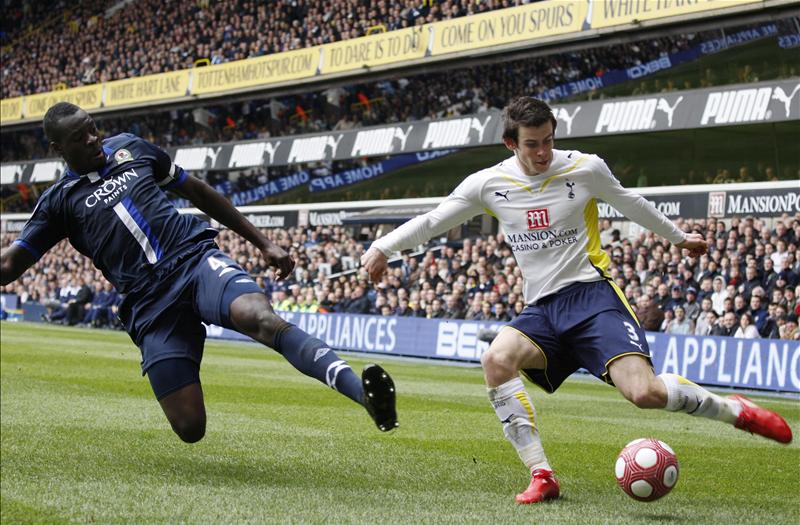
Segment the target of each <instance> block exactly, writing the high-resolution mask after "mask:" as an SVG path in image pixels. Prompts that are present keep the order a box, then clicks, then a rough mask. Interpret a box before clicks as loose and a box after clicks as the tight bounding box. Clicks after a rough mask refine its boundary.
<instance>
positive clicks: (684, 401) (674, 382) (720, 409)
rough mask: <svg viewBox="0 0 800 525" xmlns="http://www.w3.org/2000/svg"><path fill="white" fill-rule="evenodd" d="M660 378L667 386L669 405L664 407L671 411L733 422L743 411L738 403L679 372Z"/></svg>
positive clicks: (660, 376) (662, 375) (663, 375)
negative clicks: (710, 390)
mask: <svg viewBox="0 0 800 525" xmlns="http://www.w3.org/2000/svg"><path fill="white" fill-rule="evenodd" d="M658 378H659V379H661V381H662V382H663V383H664V386H666V387H667V406H665V407H664V408H665V409H666V410H669V411H670V412H685V413H687V414H689V415H692V416H700V417H707V418H709V419H717V420H719V421H725V422H726V423H731V424H733V423H734V422H735V421H736V418H737V416H738V415H739V412H740V411H741V405H739V404H738V403H736V402H734V401H731V400H729V399H725V398H723V397H720V396H718V395H716V394H713V393H711V392H709V391H708V390H706V389H705V388H703V387H701V386H700V385H696V384H694V383H692V382H691V381H689V380H688V379H686V378H684V377H681V376H679V375H677V374H661V375H659V376H658Z"/></svg>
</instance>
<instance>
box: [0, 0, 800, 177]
mask: <svg viewBox="0 0 800 525" xmlns="http://www.w3.org/2000/svg"><path fill="white" fill-rule="evenodd" d="M333 3H334V4H338V3H342V4H347V6H349V7H352V8H353V9H352V12H353V13H354V15H353V16H352V17H350V18H348V17H346V16H345V19H347V20H350V19H353V20H358V22H353V23H354V24H356V25H359V27H361V26H364V25H365V24H368V23H372V22H364V21H363V20H362V18H359V17H366V19H367V20H372V18H371V17H372V16H373V15H375V12H377V13H378V14H379V17H383V16H389V17H390V18H391V17H393V16H399V17H400V18H399V19H401V20H406V19H407V18H408V17H411V20H412V22H413V21H419V20H426V21H427V20H428V19H431V18H432V19H435V20H438V19H441V18H449V17H455V16H463V15H464V14H466V13H468V12H470V11H480V10H486V9H494V8H501V7H507V6H510V5H512V4H515V3H519V2H475V1H474V0H470V1H466V0H465V1H463V2H462V1H452V2H448V1H445V2H441V3H434V2H423V3H421V4H420V5H418V6H416V7H414V5H413V3H412V2H408V1H406V2H405V3H403V4H399V5H397V4H393V5H392V7H391V8H390V7H388V6H387V5H386V4H385V3H383V2H379V3H377V4H375V5H376V7H373V8H370V9H367V7H366V5H368V4H370V3H365V2H361V1H356V0H337V1H336V2H333ZM201 4H202V2H198V3H191V4H186V3H180V4H179V5H180V6H181V7H180V8H179V9H175V10H173V9H166V8H165V7H163V6H161V5H160V4H158V3H157V2H154V1H148V2H144V3H143V4H142V6H141V9H143V10H144V13H150V14H152V13H151V12H153V11H154V10H155V11H154V13H156V14H152V18H153V19H154V20H161V17H162V15H165V14H168V15H169V16H164V17H163V18H165V19H168V18H169V17H173V16H174V17H187V16H189V14H187V13H188V12H192V13H195V15H196V17H197V16H199V15H197V13H205V12H206V11H207V10H211V11H213V12H214V13H216V12H217V11H219V10H223V11H224V12H227V11H225V10H226V9H233V8H232V7H231V4H237V3H236V2H214V3H213V6H210V7H208V8H207V9H204V8H202V7H200V5H201ZM238 4H241V5H238V6H237V7H236V9H237V12H238V13H246V12H249V10H251V9H256V10H261V11H263V10H264V9H265V8H264V7H263V6H260V7H259V6H256V4H257V3H256V2H238ZM291 4H296V5H295V6H292V5H291ZM317 4H321V2H315V1H308V2H302V1H301V2H293V3H290V2H286V1H283V0H282V1H281V2H277V5H279V6H281V9H277V10H276V12H275V13H272V14H270V17H275V16H288V17H289V19H287V20H295V19H294V18H292V17H293V16H295V15H286V14H285V13H284V11H286V12H289V11H292V10H297V9H300V10H305V11H313V12H316V11H318V10H319V6H318V5H317ZM428 4H430V6H429V5H428ZM287 6H288V7H287ZM353 6H355V7H353ZM139 9H140V7H139V6H138V4H137V9H136V12H137V14H136V18H137V24H139V25H141V24H142V23H143V22H141V20H146V19H147V17H142V16H140V14H139V13H138V11H139ZM342 9H344V8H342ZM79 11H80V12H84V11H88V12H90V11H91V9H90V8H89V7H85V6H83V5H82V4H81V7H80V9H79ZM127 11H131V10H130V9H127V10H126V8H125V7H123V8H121V9H120V10H119V12H118V13H116V14H115V15H114V16H112V17H110V18H109V19H104V18H102V17H100V18H99V19H98V21H97V22H96V23H87V24H86V25H85V26H81V31H80V32H78V34H76V35H71V36H70V35H67V36H70V38H80V39H88V40H86V41H87V42H89V41H94V40H91V38H96V36H94V37H90V36H89V35H92V34H93V32H95V31H99V32H101V33H102V31H110V29H109V27H115V28H116V25H113V24H116V22H113V20H116V18H118V17H123V18H125V17H130V16H133V15H131V14H129V13H127ZM342 12H347V11H346V10H345V11H342ZM384 12H386V13H387V14H386V15H384V14H383V13H384ZM119 13H122V14H119ZM279 13H284V15H279ZM336 13H337V14H336V15H331V16H330V17H329V18H330V20H338V18H341V16H340V15H341V13H340V12H339V11H336ZM396 13H399V14H396ZM415 13H416V14H415ZM82 16H84V17H85V16H88V15H82ZM260 16H261V15H258V16H257V17H255V18H254V17H253V15H245V14H241V15H239V17H233V18H232V19H230V20H229V19H228V18H225V17H223V16H222V15H220V16H217V15H214V16H211V15H203V16H202V17H199V18H198V20H200V22H198V23H202V24H203V30H202V31H201V33H203V34H205V33H209V34H210V35H211V36H209V37H208V38H211V39H212V40H213V39H214V38H221V39H222V41H223V42H224V43H225V45H226V46H229V47H231V48H234V49H239V48H242V49H250V48H251V47H252V45H253V43H252V41H251V40H252V39H251V37H250V36H249V35H250V33H249V30H244V29H243V30H241V31H236V30H231V29H230V28H231V24H235V23H236V20H239V18H241V19H242V20H245V19H246V20H248V21H249V22H247V24H245V25H247V27H255V26H258V24H263V23H265V22H262V21H261V18H259V17H260ZM297 16H300V15H297ZM301 18H302V17H301ZM323 18H324V17H323ZM181 19H182V18H181ZM302 19H303V20H305V21H306V23H307V24H308V23H313V20H314V19H315V18H314V17H310V18H309V17H306V18H302ZM256 20H258V22H256ZM392 20H394V18H392ZM269 23H270V24H278V25H277V26H276V27H278V26H280V27H283V26H282V25H281V24H284V23H285V24H288V25H287V30H286V31H280V33H281V34H284V35H288V34H289V30H288V27H290V26H293V25H296V24H295V23H294V22H291V23H290V22H280V21H276V20H272V19H271V18H270V22H269ZM330 23H333V22H330ZM413 23H416V22H413ZM108 24H112V25H111V26H108ZM326 24H327V23H323V24H322V25H323V26H326V27H327V25H326ZM139 25H135V26H131V27H137V28H138V27H139ZM776 25H778V26H779V27H780V28H782V27H783V26H787V27H788V25H791V21H788V20H780V21H777V22H776ZM395 26H396V27H400V26H399V25H397V24H396V22H394V21H393V22H391V23H389V24H388V27H389V28H390V29H391V28H394V27H395ZM59 27H62V28H63V27H66V26H65V25H64V24H61V25H59ZM170 27H172V26H170ZM186 27H187V26H185V25H181V24H177V25H175V26H174V29H173V30H163V31H160V32H159V38H162V37H163V38H167V39H174V38H176V36H175V35H178V34H180V35H184V36H185V35H192V34H193V32H192V30H189V29H186ZM259 27H260V26H259ZM270 27H272V26H270ZM139 29H141V28H139ZM787 30H788V29H787ZM729 31H735V29H734V30H729ZM305 32H306V33H308V32H309V31H305ZM312 32H313V31H312ZM57 33H58V31H56V32H55V33H52V34H51V33H50V32H49V31H48V32H47V39H43V41H42V42H39V39H37V40H36V42H37V44H36V45H34V46H30V49H28V48H27V47H26V48H25V49H24V50H26V52H28V53H33V57H34V58H35V56H38V54H40V53H44V52H45V51H36V49H37V47H36V46H37V45H45V44H44V43H43V42H46V41H47V40H48V39H50V38H55V37H54V36H53V35H54V34H57ZM350 33H352V31H350V32H349V33H348V34H350ZM362 33H363V29H361V30H359V31H357V32H356V35H355V36H358V35H360V34H362ZM120 34H121V35H124V38H126V39H132V40H133V42H127V43H125V44H118V43H115V44H113V45H112V44H109V45H110V46H112V47H113V49H109V50H103V49H94V48H91V49H88V48H87V49H85V50H84V48H85V47H86V46H78V47H77V48H78V49H81V50H82V51H80V52H79V53H78V54H79V55H80V57H82V58H75V60H77V61H78V62H81V63H83V62H86V63H90V64H91V66H87V67H89V69H90V70H91V71H94V72H98V71H106V70H108V69H109V68H111V67H112V66H111V65H110V64H112V63H114V62H115V61H122V62H124V63H126V64H128V66H126V67H116V69H118V70H119V73H118V74H116V75H114V76H113V78H112V77H108V75H105V76H103V75H100V73H97V75H100V76H96V75H95V76H90V77H86V80H85V81H84V80H81V79H83V78H84V77H85V75H77V74H74V73H73V74H71V75H72V76H70V77H69V78H66V77H65V76H64V73H63V72H62V73H58V76H57V78H59V79H61V80H59V81H58V82H60V83H62V84H64V85H69V86H71V85H79V84H82V83H94V82H98V81H101V80H110V79H116V78H128V77H132V76H137V75H142V74H149V73H153V72H156V71H151V70H150V69H147V68H157V67H160V66H158V64H163V63H165V61H167V62H168V60H167V58H165V57H171V56H174V55H176V53H177V54H180V53H178V52H177V51H175V50H176V49H177V50H180V49H182V48H181V47H180V45H177V44H176V45H175V46H172V47H170V48H169V49H162V48H161V47H159V45H151V44H152V43H153V42H155V43H156V44H157V43H158V42H159V40H158V38H151V39H150V40H148V47H147V53H145V52H144V51H142V49H143V43H142V42H143V41H144V40H143V38H144V37H143V36H142V31H140V30H138V29H137V30H136V31H128V30H126V31H122V32H121V33H120ZM269 34H272V32H267V36H266V37H264V38H268V35H269ZM220 35H222V36H220ZM721 35H724V32H721V31H705V32H701V33H689V34H676V35H670V36H663V37H659V38H651V39H647V40H642V41H637V42H630V43H625V44H617V45H611V46H605V47H596V48H592V49H586V50H577V51H572V52H567V53H555V54H551V55H548V56H542V57H533V58H528V59H523V60H514V61H507V62H500V63H491V64H487V65H482V66H476V67H468V68H458V69H454V70H451V71H440V72H434V73H427V74H419V75H413V76H407V77H400V78H394V79H386V80H380V81H374V82H362V83H357V84H352V85H347V86H338V87H331V88H328V89H325V90H320V91H315V92H309V93H303V94H292V95H286V96H280V97H255V98H253V99H250V100H247V101H243V102H235V103H228V104H215V105H209V106H205V107H199V106H198V107H192V108H182V109H171V110H162V111H152V112H149V113H147V114H144V115H135V116H123V117H107V116H103V115H102V114H101V115H98V116H97V124H98V127H99V128H100V130H101V132H103V134H104V135H106V136H110V135H114V134H117V133H120V132H124V131H127V132H131V133H133V134H135V135H138V136H141V137H143V138H146V139H147V140H149V141H151V142H153V143H155V144H158V145H159V146H162V147H173V146H184V145H190V144H201V143H211V142H227V141H238V140H248V139H257V138H266V137H274V136H286V135H293V134H299V133H309V132H315V131H326V130H342V129H350V128H354V127H362V126H369V125H377V124H386V123H390V122H402V121H408V120H421V119H435V118H444V117H450V116H457V115H462V114H470V113H475V112H480V111H483V110H486V109H488V108H501V107H503V105H504V104H505V102H506V101H507V100H509V99H510V98H511V97H513V96H516V95H518V94H520V93H529V94H532V95H540V94H541V93H543V92H545V91H546V90H548V89H551V88H553V87H555V86H558V85H562V84H565V83H567V82H570V81H575V80H579V79H583V78H589V77H602V76H603V75H604V73H605V72H606V71H610V70H615V69H621V68H628V67H632V66H636V65H641V64H646V63H648V62H650V61H652V60H654V59H657V58H659V57H663V56H665V55H667V54H672V53H677V52H679V51H683V50H686V49H688V48H691V47H695V46H698V45H700V43H701V42H704V41H706V40H712V39H715V38H719V37H720V36H721ZM67 36H64V35H62V36H61V37H60V38H62V39H63V38H67ZM193 38H194V37H193ZM26 41H27V40H26ZM111 41H112V42H116V40H114V39H112V40H111ZM58 42H59V44H58V45H59V46H60V48H64V49H69V46H64V43H63V41H62V40H59V41H58ZM215 42H216V41H215ZM170 43H173V42H172V41H171V40H170ZM215 45H216V44H209V46H210V48H213V47H214V46H215ZM184 47H185V44H184ZM195 47H196V48H197V49H202V50H203V51H202V52H200V51H197V52H193V54H192V56H191V60H188V59H187V60H188V62H189V63H188V65H185V64H181V67H190V66H191V65H192V64H193V60H195V59H196V58H198V57H204V56H205V55H203V53H205V52H206V51H208V46H206V47H203V46H199V45H198V46H195ZM259 49H261V48H259ZM6 52H7V51H3V53H4V57H3V67H2V70H1V71H2V86H3V96H4V97H8V96H13V95H14V94H22V93H29V92H35V91H42V90H45V91H46V90H49V89H50V88H52V85H50V84H47V83H45V84H46V85H47V87H46V88H44V87H41V86H39V87H35V86H38V84H36V83H37V82H38V81H37V80H36V79H39V78H42V77H45V76H47V75H48V73H47V71H50V69H48V66H46V65H45V66H43V65H42V64H41V63H39V62H38V61H36V60H33V61H32V62H30V63H29V62H27V61H26V60H29V59H31V58H30V57H28V58H27V59H26V58H25V57H26V56H27V55H25V53H21V52H20V53H15V54H14V55H13V56H11V55H9V56H5V53H6ZM269 52H273V51H269ZM198 53H199V54H198ZM263 53H264V52H263V50H261V51H258V52H252V53H250V54H245V55H244V56H243V57H238V55H234V56H233V57H230V58H220V59H216V58H214V57H213V56H211V55H208V56H205V57H206V58H209V57H211V58H212V60H211V62H215V61H217V62H219V61H225V60H229V59H238V58H246V57H247V56H257V55H258V54H263ZM129 55H132V56H129ZM46 56H58V57H60V58H59V59H53V60H54V61H56V62H58V64H56V65H53V66H52V68H55V69H54V71H55V70H58V71H61V69H64V68H67V69H68V70H69V71H76V70H80V67H79V65H76V64H72V63H71V62H70V58H69V55H68V54H66V55H65V54H52V53H49V54H47V55H46ZM137 57H144V58H137ZM237 57H238V58H237ZM137 60H143V61H144V64H145V65H146V67H144V66H143V67H142V68H137V67H132V66H131V64H134V63H136V61H137ZM95 62H98V64H99V65H98V64H95ZM169 64H172V62H169ZM177 67H178V64H177V63H175V64H172V65H170V66H169V67H167V66H163V67H161V70H172V69H176V68H177ZM52 68H51V69H52ZM59 68H61V69H59ZM759 69H762V67H761V66H760V65H759V64H755V65H751V64H749V63H744V62H743V63H741V64H739V63H738V62H737V64H736V71H737V72H736V74H735V75H728V76H727V77H726V76H725V75H723V74H722V72H721V71H716V72H714V71H710V70H709V71H701V70H698V71H697V74H696V75H695V77H696V78H694V77H692V79H690V77H685V75H684V78H682V80H681V82H680V85H677V84H676V83H675V82H673V81H671V80H662V79H659V78H656V79H653V80H648V79H642V81H641V82H635V83H630V89H631V90H632V91H631V92H630V93H628V94H636V93H647V92H666V91H672V90H676V89H688V88H693V87H702V86H709V85H716V84H718V83H721V84H725V83H732V82H744V81H752V80H757V79H758V78H757V77H760V78H762V79H763V78H765V77H768V76H770V75H771V76H775V75H778V76H781V77H785V76H792V75H796V74H797V70H796V67H795V68H791V67H790V68H789V69H786V68H778V70H777V71H772V70H771V69H769V68H767V69H765V70H764V71H760V70H759ZM784 69H785V70H784ZM748 71H749V72H750V73H747V72H748ZM51 74H52V75H56V73H51ZM743 75H745V76H746V75H750V76H749V77H747V78H745V76H743ZM73 77H74V78H73ZM748 79H749V80H748ZM22 83H27V84H30V85H29V86H28V87H27V88H26V87H22V86H21V84H22ZM45 84H43V85H45ZM593 93H594V92H590V93H589V95H588V96H589V97H590V98H591V96H592V94H593ZM600 96H602V91H601V92H600ZM48 156H51V154H50V153H49V152H48V142H47V140H46V139H45V137H44V135H43V133H42V132H41V130H39V129H35V130H30V129H27V130H20V131H11V132H5V133H4V137H3V145H2V161H3V162H8V161H18V160H27V159H38V158H45V157H48Z"/></svg>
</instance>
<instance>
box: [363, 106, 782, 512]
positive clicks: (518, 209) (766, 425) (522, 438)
mask: <svg viewBox="0 0 800 525" xmlns="http://www.w3.org/2000/svg"><path fill="white" fill-rule="evenodd" d="M504 120H505V124H504V126H505V128H504V132H503V141H504V143H505V145H506V147H507V148H508V149H509V150H511V151H512V152H513V153H514V154H513V155H512V156H511V157H510V158H508V159H506V160H504V161H503V162H501V163H499V164H497V165H495V166H492V167H491V168H487V169H484V170H481V171H479V172H477V173H473V174H472V175H470V176H468V177H467V178H466V179H465V180H464V181H463V182H462V183H461V184H460V185H459V186H458V187H457V188H456V189H455V190H454V191H453V193H451V194H450V195H449V196H448V197H447V198H446V199H445V200H444V201H443V202H442V203H441V204H440V205H439V206H438V207H437V208H436V209H434V210H432V211H431V212H429V213H426V214H425V215H421V216H419V217H416V218H414V219H412V220H410V221H408V222H407V223H405V224H403V225H402V226H400V227H399V228H397V229H396V230H394V231H393V232H391V233H389V234H388V235H386V236H384V237H382V238H380V239H378V240H376V241H375V242H374V243H372V246H370V248H369V250H367V252H366V253H365V254H364V255H363V257H362V259H361V263H362V265H363V266H364V267H365V268H366V270H367V271H368V272H369V275H370V278H371V279H372V280H373V282H378V281H380V279H381V278H382V276H383V275H384V273H385V272H386V270H387V268H388V256H389V255H391V254H392V253H393V252H396V251H399V250H404V249H409V248H412V247H414V246H418V245H419V244H422V243H424V242H426V241H428V240H429V239H430V238H432V237H434V236H436V235H440V234H442V233H444V232H446V231H447V230H449V229H451V228H453V227H455V226H458V225H459V224H462V223H463V222H465V221H466V220H468V219H470V218H472V217H474V216H475V215H478V214H481V213H489V214H491V215H492V216H494V217H496V218H497V220H498V221H499V222H500V224H501V225H502V228H503V232H504V234H505V239H506V242H507V243H508V244H509V245H510V246H511V249H512V250H513V252H514V256H515V257H516V260H517V263H518V265H519V266H520V268H521V270H522V275H523V277H524V294H525V301H526V303H527V306H526V308H525V310H524V311H523V313H522V314H521V315H519V316H518V317H517V318H515V319H514V320H513V321H511V323H509V325H507V326H506V327H504V328H503V330H501V331H500V333H499V334H498V336H497V337H496V338H495V339H494V341H493V342H492V344H491V345H490V347H489V349H488V350H487V351H486V352H485V353H484V354H483V355H482V356H481V364H482V366H483V370H484V375H485V378H486V385H487V387H488V395H489V400H490V402H491V404H492V406H493V408H494V410H495V412H496V413H497V416H498V418H499V419H500V421H501V423H502V425H503V431H504V434H505V436H506V438H507V439H508V440H509V441H510V442H511V444H512V445H513V446H514V448H515V449H516V451H517V453H518V454H519V457H520V459H522V461H523V463H525V465H526V467H528V469H529V470H530V473H531V480H530V484H529V486H528V488H527V489H526V490H525V491H524V492H522V493H521V494H518V495H517V496H516V501H517V503H520V504H527V503H537V502H540V501H544V500H547V499H552V498H557V497H558V495H559V490H560V487H559V483H558V480H557V479H556V477H555V475H554V474H553V469H552V468H551V466H550V464H549V462H548V460H547V457H546V456H545V453H544V449H543V448H542V442H541V439H540V435H539V428H538V425H537V423H536V411H535V409H534V407H533V402H532V401H531V397H530V396H529V395H528V392H527V391H526V389H525V385H524V384H523V382H522V380H521V378H520V376H519V373H520V372H522V374H523V375H524V376H525V377H527V378H528V379H529V380H531V381H532V382H533V383H535V384H537V385H538V386H540V387H541V388H543V389H544V390H545V391H547V392H549V393H552V392H554V391H555V390H556V389H557V388H558V387H559V385H560V384H561V383H562V382H563V381H564V380H565V379H566V378H567V377H568V376H569V375H570V374H571V373H572V372H574V371H575V370H578V369H579V368H585V369H586V370H588V371H589V372H590V373H592V374H593V375H595V376H596V377H598V378H600V379H602V380H604V381H606V382H607V383H609V384H611V385H613V386H615V387H616V388H617V389H618V390H619V391H620V392H621V393H622V395H623V396H624V397H625V398H626V399H628V400H629V401H631V402H632V403H633V404H635V405H636V406H637V407H640V408H661V409H666V410H668V411H672V412H685V413H688V414H691V415H694V416H703V417H707V418H711V419H717V420H720V421H724V422H727V423H730V424H733V425H734V426H736V427H737V428H741V429H743V430H747V431H749V432H752V433H757V434H760V435H762V436H764V437H767V438H770V439H774V440H776V441H779V442H781V443H788V442H790V441H791V439H792V431H791V429H790V428H789V426H788V425H787V424H786V421H784V419H783V418H782V417H780V416H779V415H778V414H776V413H774V412H771V411H769V410H766V409H763V408H761V407H758V406H757V405H755V404H753V403H752V402H751V401H749V400H747V399H746V398H744V397H742V396H738V395H734V396H731V397H728V398H723V397H720V396H718V395H716V394H713V393H711V392H709V391H708V390H706V389H704V388H702V387H700V386H698V385H696V384H694V383H692V382H691V381H689V380H687V379H685V378H683V377H681V376H679V375H676V374H661V375H658V376H657V375H655V372H654V371H653V367H652V363H651V361H650V352H649V348H648V346H647V341H646V339H645V333H644V329H643V328H642V327H641V326H640V325H639V321H638V319H637V318H636V315H635V314H634V312H633V310H632V309H631V307H630V305H629V304H628V302H627V300H626V298H625V295H624V294H623V293H622V291H621V290H620V289H619V288H618V287H617V286H616V284H615V283H614V282H613V280H612V279H611V278H610V277H609V274H608V271H607V269H608V266H609V264H610V259H609V256H608V254H606V252H605V251H603V250H602V248H601V245H600V236H599V229H598V212H597V199H598V198H600V199H603V200H604V201H605V202H607V203H609V204H611V205H612V206H614V208H616V209H617V210H618V211H619V212H621V213H622V214H624V215H625V216H626V217H628V218H629V219H632V220H634V221H635V222H637V223H639V224H641V225H642V226H644V227H646V228H648V229H650V230H651V231H653V232H655V233H657V234H658V235H660V236H662V237H664V238H665V239H666V240H667V241H669V242H670V243H673V244H674V245H675V246H677V247H679V248H682V249H684V250H686V251H687V252H688V253H689V254H690V255H691V256H695V257H696V256H699V255H701V254H703V253H705V251H706V250H707V244H706V241H705V240H704V238H703V236H702V235H700V234H698V233H684V232H682V231H681V230H680V229H678V228H677V227H676V226H675V225H674V224H673V223H672V221H670V220H669V219H667V218H666V217H665V216H664V215H663V214H662V213H660V212H659V211H658V210H656V209H655V208H654V207H653V206H652V205H651V204H650V203H648V202H647V200H645V199H644V198H643V197H641V196H640V195H638V194H636V193H633V192H631V191H629V190H627V189H625V188H623V187H622V186H621V185H620V183H619V181H618V180H617V179H616V178H615V177H614V175H613V174H612V173H611V171H610V170H609V169H608V166H606V164H605V162H603V160H602V159H601V158H599V157H597V156H596V155H588V154H585V153H581V152H579V151H562V150H556V149H553V139H554V134H555V129H556V124H557V122H556V119H555V118H554V117H553V113H552V111H551V110H550V107H549V106H548V105H547V104H546V103H544V102H542V101H540V100H537V99H534V98H531V97H518V98H516V99H514V100H512V101H511V103H510V104H509V105H508V106H507V107H506V108H505V110H504Z"/></svg>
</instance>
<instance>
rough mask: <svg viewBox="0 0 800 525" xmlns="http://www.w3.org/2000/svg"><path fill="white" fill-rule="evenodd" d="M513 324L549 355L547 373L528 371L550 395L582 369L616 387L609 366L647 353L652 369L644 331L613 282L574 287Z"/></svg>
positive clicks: (540, 303) (530, 308) (531, 308)
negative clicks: (629, 356)
mask: <svg viewBox="0 0 800 525" xmlns="http://www.w3.org/2000/svg"><path fill="white" fill-rule="evenodd" d="M508 326H510V327H511V328H513V329H515V330H517V331H519V332H521V333H522V334H523V335H524V336H525V337H527V338H528V339H530V341H531V342H532V343H533V344H534V345H535V346H536V347H537V348H539V349H540V350H541V351H542V353H543V354H544V357H545V368H544V369H543V370H536V369H525V370H522V373H523V374H524V375H525V376H526V377H527V378H528V379H530V380H531V381H532V382H533V383H535V384H536V385H538V386H540V387H541V388H543V389H544V390H545V391H547V392H550V393H552V392H555V391H556V389H557V388H558V387H559V386H561V383H563V382H564V380H565V379H566V378H567V377H569V376H570V374H572V373H573V372H575V371H576V370H579V369H581V368H585V369H586V370H588V371H589V373H591V374H592V375H594V376H595V377H597V378H599V379H602V380H603V381H605V382H606V383H608V384H613V383H612V381H611V378H610V377H609V375H608V365H609V363H611V361H613V360H615V359H617V358H619V357H622V356H626V355H631V354H633V355H641V356H643V357H645V358H646V359H647V360H648V362H650V363H651V365H652V362H651V361H650V349H649V347H648V346H647V340H646V339H645V333H644V328H642V327H641V326H640V325H639V321H638V320H637V319H636V315H635V314H634V313H633V310H631V308H630V305H629V304H628V301H627V300H626V299H625V295H624V294H623V293H622V291H621V290H619V288H617V287H616V286H615V285H614V284H612V283H611V282H610V281H606V280H603V281H595V282H591V283H575V284H572V285H570V286H568V287H566V288H564V289H563V290H561V291H559V292H557V293H555V294H553V295H551V296H548V297H545V298H544V299H542V300H540V301H538V302H537V303H536V304H535V305H532V306H527V307H526V308H525V309H524V310H523V311H522V313H521V314H520V315H519V316H518V317H516V318H515V319H514V320H513V321H511V323H509V325H508Z"/></svg>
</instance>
